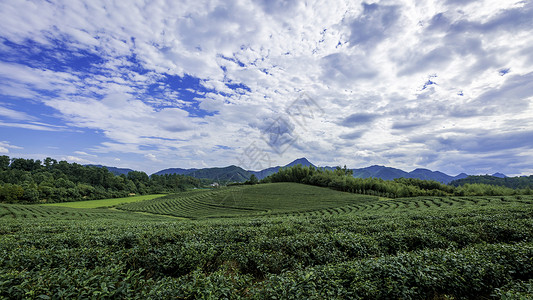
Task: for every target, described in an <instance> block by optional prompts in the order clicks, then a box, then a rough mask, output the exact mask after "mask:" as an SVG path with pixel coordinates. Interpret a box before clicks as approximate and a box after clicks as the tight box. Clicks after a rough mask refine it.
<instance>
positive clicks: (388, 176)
mask: <svg viewBox="0 0 533 300" xmlns="http://www.w3.org/2000/svg"><path fill="white" fill-rule="evenodd" d="M352 171H353V176H354V177H356V178H370V177H374V178H381V179H383V180H393V179H394V178H400V177H407V175H408V173H407V172H405V171H402V170H400V169H395V168H391V167H385V166H370V167H366V168H361V169H352Z"/></svg>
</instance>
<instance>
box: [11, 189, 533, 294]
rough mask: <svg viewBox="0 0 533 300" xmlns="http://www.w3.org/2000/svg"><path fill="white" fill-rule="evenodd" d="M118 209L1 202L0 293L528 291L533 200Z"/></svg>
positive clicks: (249, 194)
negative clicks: (177, 217)
mask: <svg viewBox="0 0 533 300" xmlns="http://www.w3.org/2000/svg"><path fill="white" fill-rule="evenodd" d="M117 208H118V209H108V208H85V209H78V208H71V207H57V206H44V205H8V204H0V299H2V298H6V299H22V298H29V299H49V298H53V299H62V298H63V299H70V298H84V299H85V298H106V299H110V298H114V299H115V298H128V299H169V298H178V299H223V298H227V299H240V298H244V299H265V298H266V299H274V298H275V299H493V298H494V299H498V298H502V299H528V298H531V295H532V293H533V196H505V197H416V198H402V199H384V198H377V197H372V196H364V195H355V194H349V193H342V192H337V191H333V190H330V189H327V188H318V187H313V186H306V185H300V184H294V183H277V184H265V185H256V186H237V187H231V188H221V189H215V190H191V191H187V192H183V193H179V194H175V195H168V196H165V197H162V198H157V199H152V200H145V201H141V202H134V203H127V204H121V205H119V206H117ZM138 212H143V213H142V214H140V213H138ZM146 213H149V214H146ZM168 216H179V217H184V218H189V219H190V220H186V219H174V218H169V217H168Z"/></svg>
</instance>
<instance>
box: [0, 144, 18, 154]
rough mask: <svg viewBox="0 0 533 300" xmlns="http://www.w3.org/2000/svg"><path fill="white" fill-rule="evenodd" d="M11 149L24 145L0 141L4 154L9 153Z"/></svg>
mask: <svg viewBox="0 0 533 300" xmlns="http://www.w3.org/2000/svg"><path fill="white" fill-rule="evenodd" d="M9 149H22V147H19V146H15V145H11V144H10V143H9V142H7V141H0V153H2V154H8V153H9Z"/></svg>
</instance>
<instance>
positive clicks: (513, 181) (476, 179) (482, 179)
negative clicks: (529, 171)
mask: <svg viewBox="0 0 533 300" xmlns="http://www.w3.org/2000/svg"><path fill="white" fill-rule="evenodd" d="M473 183H482V184H490V185H497V186H505V187H508V188H512V189H533V175H529V176H520V177H505V178H500V177H495V176H490V175H476V176H468V177H466V178H462V179H457V180H454V181H452V182H450V185H453V186H462V185H465V184H473Z"/></svg>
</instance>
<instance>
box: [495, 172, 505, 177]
mask: <svg viewBox="0 0 533 300" xmlns="http://www.w3.org/2000/svg"><path fill="white" fill-rule="evenodd" d="M492 176H494V177H498V178H505V177H507V175H505V174H502V173H500V172H497V173H494V174H492Z"/></svg>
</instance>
